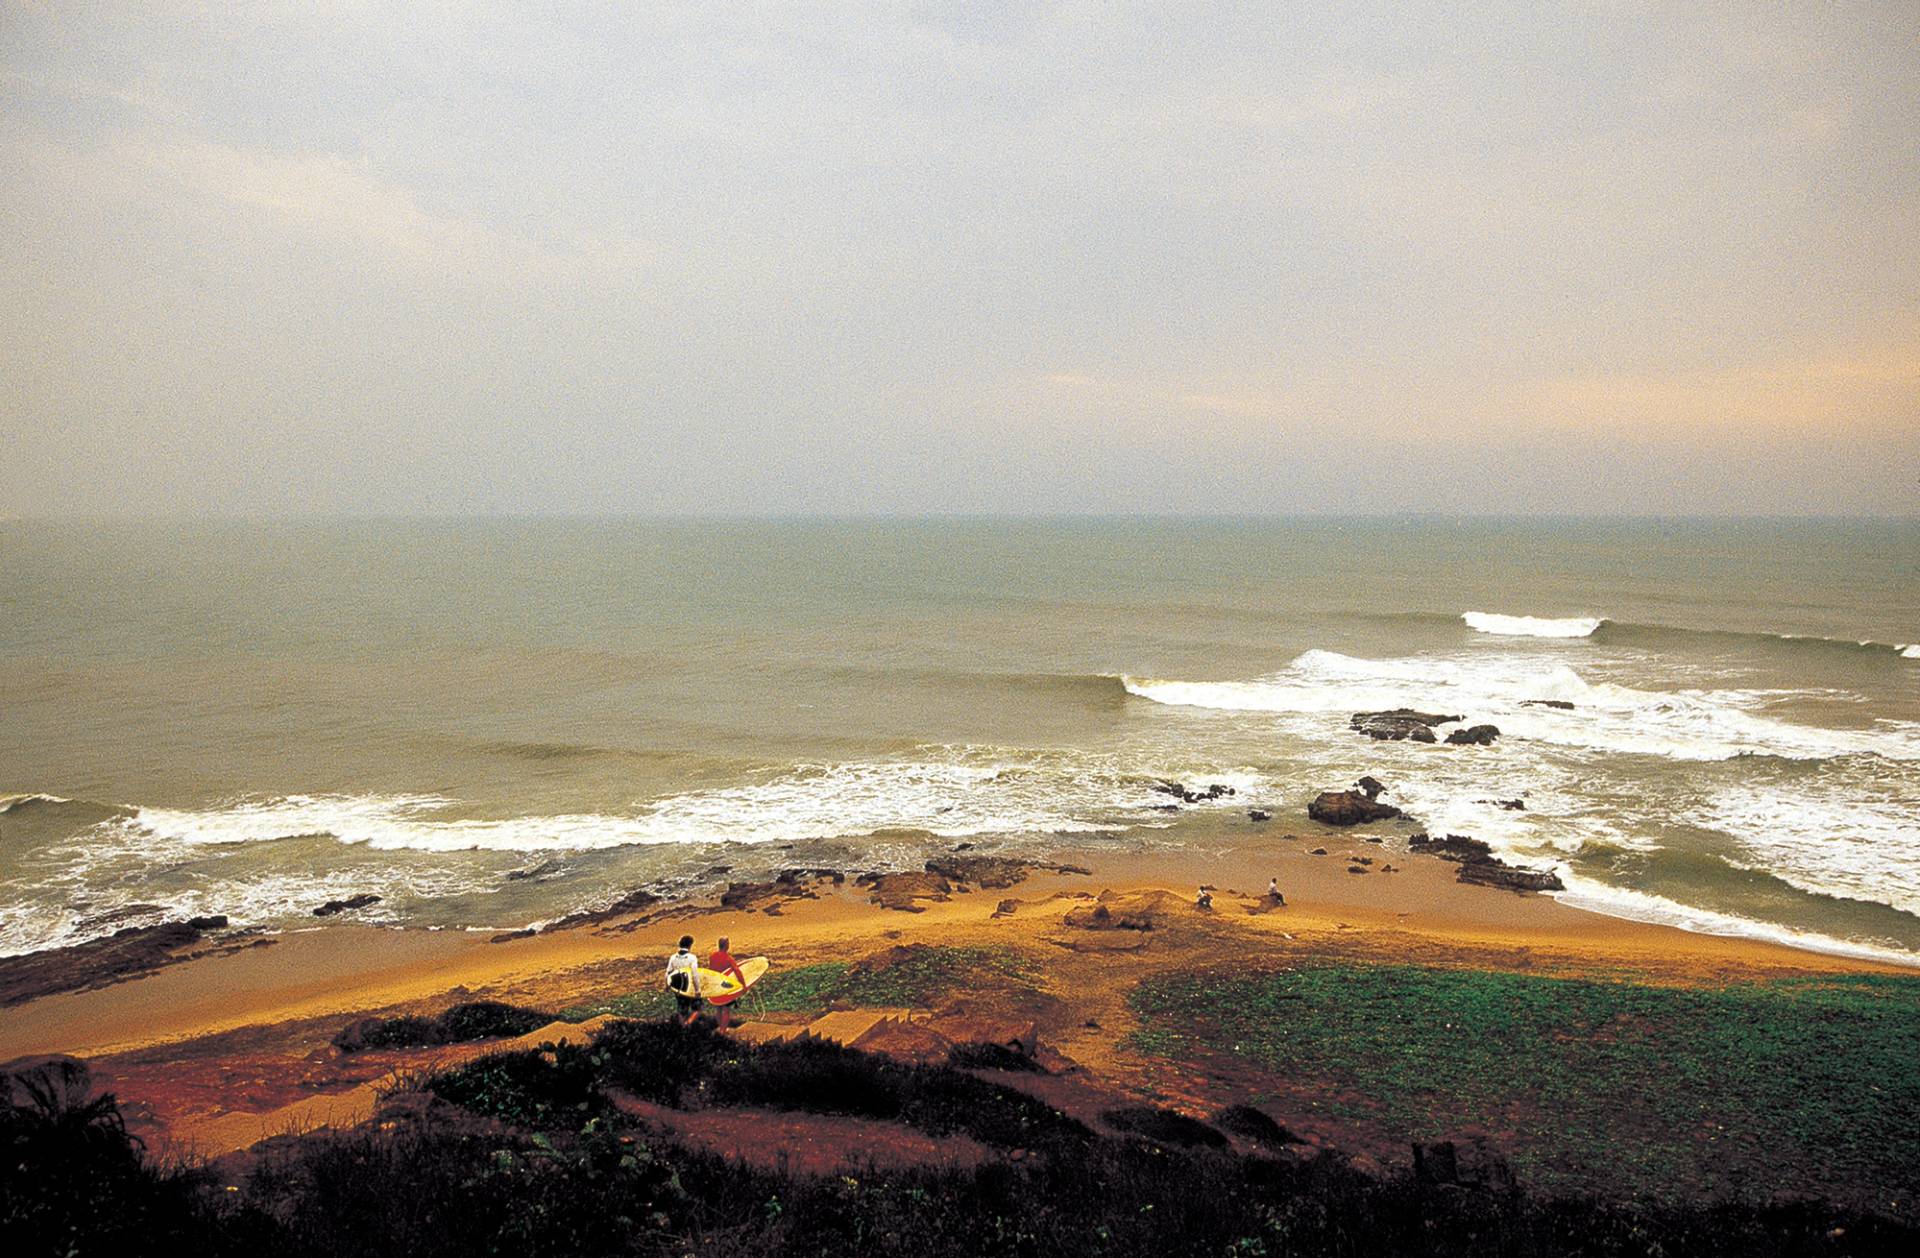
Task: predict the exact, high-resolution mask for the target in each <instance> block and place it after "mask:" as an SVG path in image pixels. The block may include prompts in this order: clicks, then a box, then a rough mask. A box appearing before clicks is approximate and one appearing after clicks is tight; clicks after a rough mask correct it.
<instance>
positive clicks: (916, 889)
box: [853, 870, 953, 913]
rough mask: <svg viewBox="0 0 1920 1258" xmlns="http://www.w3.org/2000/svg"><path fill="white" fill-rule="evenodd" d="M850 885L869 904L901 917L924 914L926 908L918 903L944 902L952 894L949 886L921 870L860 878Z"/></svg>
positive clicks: (874, 874) (938, 876) (942, 880)
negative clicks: (858, 889)
mask: <svg viewBox="0 0 1920 1258" xmlns="http://www.w3.org/2000/svg"><path fill="white" fill-rule="evenodd" d="M853 881H854V885H855V886H861V887H865V888H867V890H868V891H869V892H870V895H869V900H870V901H871V902H872V903H874V904H877V905H879V906H880V907H881V908H884V909H893V910H895V911H896V912H901V913H924V912H926V906H925V905H924V904H921V903H919V901H921V900H945V899H946V898H947V897H948V895H949V893H950V892H952V890H953V884H951V883H949V882H948V881H947V880H946V879H945V878H943V877H942V876H940V875H939V874H936V873H930V872H927V871H924V870H919V871H909V872H907V873H894V874H888V873H872V874H862V875H860V877H858V878H856V879H854V880H853Z"/></svg>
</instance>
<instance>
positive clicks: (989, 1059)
mask: <svg viewBox="0 0 1920 1258" xmlns="http://www.w3.org/2000/svg"><path fill="white" fill-rule="evenodd" d="M947 1064H948V1065H949V1066H952V1067H954V1068H956V1069H959V1070H1015V1071H1022V1072H1025V1073H1030V1074H1046V1073H1047V1068H1046V1067H1045V1066H1042V1065H1041V1064H1040V1063H1039V1062H1037V1061H1035V1060H1034V1059H1033V1058H1031V1057H1029V1056H1027V1054H1025V1053H1023V1052H1021V1051H1020V1050H1019V1049H1017V1048H1008V1047H1007V1046H1006V1045H1005V1044H955V1045H954V1046H953V1047H952V1048H950V1049H948V1050H947Z"/></svg>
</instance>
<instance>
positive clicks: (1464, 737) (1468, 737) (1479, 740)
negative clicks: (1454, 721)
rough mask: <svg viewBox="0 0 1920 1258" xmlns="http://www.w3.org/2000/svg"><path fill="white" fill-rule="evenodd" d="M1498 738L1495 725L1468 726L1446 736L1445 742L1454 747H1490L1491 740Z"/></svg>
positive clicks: (1498, 730)
mask: <svg viewBox="0 0 1920 1258" xmlns="http://www.w3.org/2000/svg"><path fill="white" fill-rule="evenodd" d="M1498 737H1500V727H1499V726H1497V725H1469V726H1468V727H1467V728H1465V729H1457V730H1455V731H1453V732H1452V733H1451V734H1448V735H1447V741H1448V742H1449V743H1451V744H1453V745H1454V746H1455V747H1491V746H1493V740H1494V739H1496V738H1498Z"/></svg>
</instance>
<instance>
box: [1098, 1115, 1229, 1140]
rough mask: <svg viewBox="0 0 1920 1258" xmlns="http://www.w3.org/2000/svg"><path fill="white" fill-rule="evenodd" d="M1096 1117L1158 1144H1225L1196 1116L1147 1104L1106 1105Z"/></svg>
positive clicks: (1107, 1123) (1115, 1128)
mask: <svg viewBox="0 0 1920 1258" xmlns="http://www.w3.org/2000/svg"><path fill="white" fill-rule="evenodd" d="M1100 1121H1101V1122H1103V1123H1105V1124H1106V1125H1107V1126H1109V1127H1111V1128H1113V1129H1114V1130H1115V1131H1124V1132H1128V1133H1130V1134H1132V1135H1136V1136H1145V1137H1146V1138H1147V1139H1149V1140H1157V1141H1159V1142H1160V1143H1161V1144H1177V1145H1184V1146H1186V1147H1188V1148H1208V1149H1224V1148H1226V1147H1227V1138H1226V1137H1225V1136H1223V1135H1221V1134H1220V1133H1219V1132H1217V1131H1215V1130H1214V1129H1213V1128H1211V1127H1209V1126H1207V1125H1206V1124H1205V1123H1203V1122H1201V1121H1200V1120H1199V1119H1197V1118H1188V1117H1187V1116H1186V1115H1185V1114H1176V1113H1174V1112H1173V1111H1172V1110H1170V1109H1155V1108H1154V1107H1153V1106H1151V1105H1130V1106H1127V1107H1126V1108H1125V1109H1110V1110H1108V1111H1107V1112H1106V1113H1104V1114H1102V1115H1100Z"/></svg>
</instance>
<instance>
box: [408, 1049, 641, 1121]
mask: <svg viewBox="0 0 1920 1258" xmlns="http://www.w3.org/2000/svg"><path fill="white" fill-rule="evenodd" d="M598 1081H599V1065H598V1063H596V1062H595V1061H594V1059H593V1056H592V1055H591V1054H590V1053H589V1052H588V1050H586V1049H584V1048H580V1047H578V1046H577V1045H572V1044H562V1045H560V1046H559V1047H557V1048H555V1049H552V1050H547V1051H529V1052H523V1053H491V1054H489V1055H487V1056H485V1057H482V1058H480V1059H478V1060H477V1061H470V1062H468V1063H467V1064H466V1065H464V1066H460V1067H458V1068H457V1069H454V1070H450V1071H448V1072H447V1073H445V1074H441V1075H435V1076H433V1078H431V1079H429V1080H428V1081H427V1090H428V1091H429V1092H432V1093H433V1094H434V1095H435V1096H437V1097H439V1098H440V1099H441V1100H443V1101H451V1102H452V1103H453V1104H455V1105H459V1106H462V1107H464V1108H466V1109H469V1110H472V1111H473V1112H474V1113H476V1114H482V1115H485V1116H486V1117H489V1118H498V1119H500V1120H501V1121H503V1122H509V1123H514V1124H516V1125H518V1126H522V1127H529V1128H533V1129H536V1130H544V1129H547V1128H550V1127H573V1126H578V1125H579V1124H580V1123H582V1122H584V1121H585V1120H586V1119H587V1118H589V1117H592V1116H594V1115H596V1114H602V1113H604V1112H606V1110H607V1109H608V1108H609V1102H608V1101H607V1098H606V1096H605V1095H604V1094H602V1093H601V1092H600V1091H599V1089H598V1087H597V1086H596V1085H597V1083H598Z"/></svg>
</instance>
